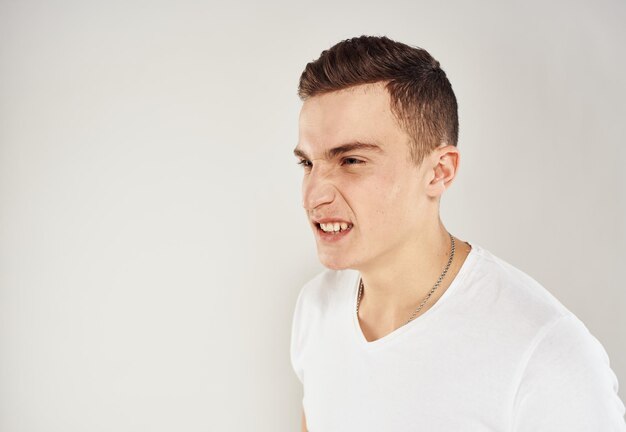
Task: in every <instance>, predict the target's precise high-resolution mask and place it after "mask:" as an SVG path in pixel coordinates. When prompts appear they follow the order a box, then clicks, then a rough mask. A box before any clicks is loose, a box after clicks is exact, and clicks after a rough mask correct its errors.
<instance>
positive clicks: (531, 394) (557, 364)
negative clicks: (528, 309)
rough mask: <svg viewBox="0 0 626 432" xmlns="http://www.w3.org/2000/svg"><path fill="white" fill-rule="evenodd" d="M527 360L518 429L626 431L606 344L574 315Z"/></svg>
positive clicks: (516, 412)
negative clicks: (604, 345)
mask: <svg viewBox="0 0 626 432" xmlns="http://www.w3.org/2000/svg"><path fill="white" fill-rule="evenodd" d="M529 353H530V354H529V355H528V356H527V361H526V362H525V364H522V372H521V380H520V381H519V385H518V388H517V392H516V395H515V400H514V404H513V419H512V421H513V425H514V426H513V429H512V431H514V432H548V431H549V432H566V431H567V432H583V431H584V432H590V431H603V432H626V422H625V421H624V412H625V411H626V409H625V407H624V404H623V402H622V401H621V399H620V398H619V396H618V394H617V391H618V381H617V377H616V375H615V373H614V372H613V371H612V370H611V368H610V365H609V357H608V355H607V353H606V351H605V350H604V347H603V346H602V345H601V343H600V342H599V341H598V340H597V339H596V338H595V337H594V336H593V335H592V334H591V333H590V332H589V330H588V329H587V327H586V326H585V325H584V324H583V323H582V322H581V321H580V320H579V319H578V318H577V317H576V316H575V315H573V314H571V315H566V316H563V317H561V318H559V319H558V320H557V321H556V322H553V323H552V324H550V325H549V327H548V328H546V329H545V331H544V332H543V333H542V334H541V335H540V337H538V339H537V341H536V342H535V344H534V345H533V346H532V347H531V348H530V351H529Z"/></svg>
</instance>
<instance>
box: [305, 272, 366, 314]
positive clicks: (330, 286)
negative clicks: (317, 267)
mask: <svg viewBox="0 0 626 432" xmlns="http://www.w3.org/2000/svg"><path fill="white" fill-rule="evenodd" d="M358 276H359V274H358V272H357V271H355V270H350V269H346V270H331V269H324V270H322V271H321V272H319V273H317V274H316V275H315V276H313V277H312V278H311V279H309V280H308V281H307V282H306V283H304V285H303V286H302V287H301V288H300V293H299V294H298V300H297V305H296V308H297V309H299V310H300V311H301V312H302V311H303V310H304V309H306V310H308V311H311V312H313V313H315V312H317V313H320V312H324V311H325V310H327V309H328V308H329V307H330V306H332V305H334V304H336V303H337V302H338V300H340V298H341V299H346V298H347V296H349V295H350V292H351V290H350V287H351V286H352V284H353V283H356V282H357V278H358Z"/></svg>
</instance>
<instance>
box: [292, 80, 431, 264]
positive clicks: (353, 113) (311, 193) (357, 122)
mask: <svg viewBox="0 0 626 432" xmlns="http://www.w3.org/2000/svg"><path fill="white" fill-rule="evenodd" d="M389 103H390V99H389V94H388V93H387V91H386V90H385V89H384V87H383V84H382V83H375V84H365V85H361V86H356V87H353V88H351V89H347V90H341V91H337V92H332V93H327V94H323V95H319V96H315V97H312V98H310V99H308V100H306V101H305V102H304V104H303V106H302V110H301V112H300V121H299V139H298V146H297V148H296V150H295V153H296V156H297V157H298V159H299V160H300V161H301V162H302V163H303V167H304V168H303V169H304V174H303V175H304V178H303V182H302V198H303V206H304V208H305V210H306V213H307V216H308V219H309V223H310V224H311V227H312V229H313V232H314V234H315V240H316V242H317V251H318V255H319V259H320V261H321V262H322V264H323V265H324V266H326V267H328V268H332V269H343V268H353V269H361V268H364V267H366V266H368V265H371V264H378V263H380V264H384V263H385V262H386V261H389V260H393V259H395V258H397V257H398V256H401V254H402V251H403V250H404V251H405V250H407V248H410V245H411V244H415V243H414V242H415V241H416V240H419V236H420V233H421V230H423V229H424V223H425V222H426V221H431V220H433V219H432V218H433V217H437V216H438V214H437V212H438V203H437V201H436V197H430V196H427V195H426V193H425V189H424V188H425V186H426V185H427V184H428V179H427V174H428V171H429V170H428V169H424V168H421V167H420V168H419V169H418V167H417V166H415V164H414V163H413V162H412V161H411V160H410V157H409V146H408V143H409V136H408V135H407V134H406V133H405V132H404V131H403V130H402V129H400V127H399V125H398V124H397V122H396V119H395V118H394V116H393V114H392V112H391V109H390V105H389ZM430 163H431V161H430V159H429V158H426V159H425V162H424V163H423V164H422V166H426V167H428V165H429V164H430ZM431 172H432V170H431ZM433 212H435V213H433ZM336 228H340V231H339V232H336V231H335V230H336ZM326 231H330V232H326Z"/></svg>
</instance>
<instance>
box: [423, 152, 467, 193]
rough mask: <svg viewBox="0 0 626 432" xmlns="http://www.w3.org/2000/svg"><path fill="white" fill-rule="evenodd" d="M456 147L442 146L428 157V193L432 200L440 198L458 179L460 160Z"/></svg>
mask: <svg viewBox="0 0 626 432" xmlns="http://www.w3.org/2000/svg"><path fill="white" fill-rule="evenodd" d="M460 158H461V157H460V154H459V150H458V149H457V148H456V146H453V145H445V144H442V145H441V146H439V147H438V148H436V149H435V150H433V151H432V153H431V154H430V156H428V158H427V160H428V164H429V165H428V166H429V171H428V173H427V180H428V185H427V186H426V193H427V195H428V196H430V197H432V198H440V197H441V196H442V195H443V193H444V192H445V191H446V189H448V188H449V187H450V185H451V184H452V181H453V180H454V178H455V177H456V173H457V171H458V167H459V160H460Z"/></svg>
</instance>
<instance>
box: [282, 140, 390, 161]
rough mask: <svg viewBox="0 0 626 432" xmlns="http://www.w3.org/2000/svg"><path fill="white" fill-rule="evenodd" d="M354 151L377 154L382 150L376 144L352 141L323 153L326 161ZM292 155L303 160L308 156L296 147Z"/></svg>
mask: <svg viewBox="0 0 626 432" xmlns="http://www.w3.org/2000/svg"><path fill="white" fill-rule="evenodd" d="M354 150H367V151H375V152H379V153H382V152H383V149H382V148H381V147H380V146H379V145H377V144H370V143H364V142H360V141H354V142H349V143H346V144H342V145H340V146H337V147H333V148H331V149H328V150H326V151H325V152H324V156H325V157H326V159H333V158H335V157H337V156H339V155H342V154H344V153H348V152H351V151H354ZM293 154H294V155H296V156H298V157H301V158H303V159H309V156H307V154H306V153H305V152H303V151H302V150H300V149H299V148H297V147H296V148H295V149H294V150H293Z"/></svg>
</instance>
